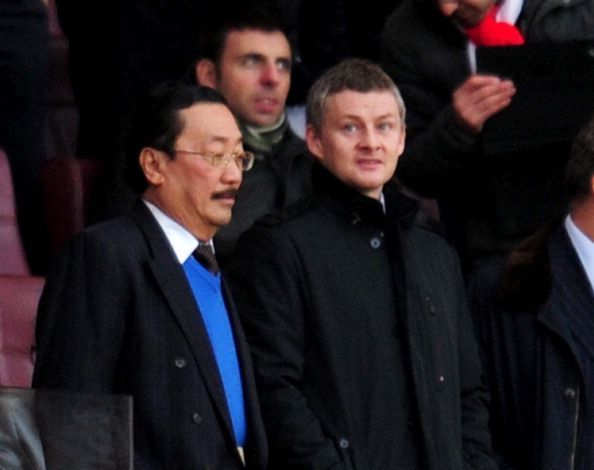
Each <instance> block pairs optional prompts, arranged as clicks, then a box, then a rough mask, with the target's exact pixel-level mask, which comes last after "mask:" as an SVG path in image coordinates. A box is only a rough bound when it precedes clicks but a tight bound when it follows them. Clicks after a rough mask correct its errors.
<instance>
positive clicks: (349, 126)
mask: <svg viewBox="0 0 594 470" xmlns="http://www.w3.org/2000/svg"><path fill="white" fill-rule="evenodd" d="M342 130H343V131H344V132H347V133H349V134H352V133H353V132H355V131H356V130H357V125H356V124H344V125H343V126H342Z"/></svg>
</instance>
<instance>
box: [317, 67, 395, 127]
mask: <svg viewBox="0 0 594 470" xmlns="http://www.w3.org/2000/svg"><path fill="white" fill-rule="evenodd" d="M345 90H352V91H357V92H361V93H368V92H372V91H388V92H390V93H392V94H393V95H394V98H395V99H396V104H397V106H398V114H399V115H400V121H401V122H402V125H403V126H404V122H405V121H404V120H405V117H406V109H405V107H404V101H403V100H402V96H401V95H400V90H398V87H397V86H396V85H395V84H394V82H393V81H392V79H391V78H390V77H389V76H388V74H386V72H384V71H383V70H382V69H381V67H380V66H379V65H377V64H375V63H373V62H371V61H369V60H365V59H346V60H343V61H342V62H339V63H338V64H337V65H335V66H333V67H331V68H329V69H328V70H327V71H326V72H325V73H324V74H323V75H322V76H321V77H320V78H318V79H317V80H316V81H315V82H314V84H313V85H312V87H311V88H310V90H309V93H308V94H307V106H306V120H307V123H308V124H309V125H311V126H312V127H313V128H314V130H316V131H319V130H320V127H321V125H322V118H323V115H324V111H325V107H326V101H327V100H328V97H329V96H331V95H334V94H336V93H340V92H341V91H345Z"/></svg>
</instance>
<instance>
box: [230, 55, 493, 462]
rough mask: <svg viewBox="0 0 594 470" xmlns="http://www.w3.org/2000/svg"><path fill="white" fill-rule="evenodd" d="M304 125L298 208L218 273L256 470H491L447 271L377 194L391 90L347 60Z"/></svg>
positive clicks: (434, 247)
mask: <svg viewBox="0 0 594 470" xmlns="http://www.w3.org/2000/svg"><path fill="white" fill-rule="evenodd" d="M307 119H308V127H307V144H308V147H309V149H310V151H311V152H312V153H313V154H314V155H315V157H316V158H317V160H318V161H319V163H320V165H317V166H315V168H314V174H313V198H312V200H311V201H310V203H309V204H305V207H303V208H302V209H301V210H295V211H294V212H292V213H291V214H288V213H287V214H284V215H283V216H281V217H269V218H267V219H265V220H263V221H261V222H258V223H256V225H255V226H254V228H253V229H251V230H250V231H248V232H247V234H246V235H244V237H242V239H241V241H240V243H239V245H238V249H237V252H236V255H235V257H234V259H233V262H232V264H231V269H230V272H229V273H230V276H231V277H230V279H231V282H232V285H233V287H234V289H235V290H234V293H235V294H236V299H237V301H238V306H239V311H240V315H241V319H242V322H243V325H244V328H245V330H246V334H247V336H248V341H249V343H250V347H251V350H252V355H253V359H254V368H255V371H256V381H257V384H258V390H259V392H260V394H261V395H260V398H261V406H262V413H263V418H264V422H265V427H266V431H267V435H268V438H269V443H270V451H271V454H270V459H271V467H272V468H274V469H279V470H280V469H283V470H284V469H330V468H332V469H359V470H380V469H381V470H386V469H411V470H412V469H415V470H420V469H430V470H437V469H440V470H446V469H448V470H450V469H451V470H454V469H456V470H460V469H462V468H465V469H471V468H472V469H494V468H496V467H495V464H494V462H493V461H492V460H491V457H490V437H489V433H488V430H487V395H486V391H485V388H484V387H483V385H482V384H481V368H480V363H479V360H478V354H477V349H476V344H475V342H474V337H473V331H472V327H471V325H470V324H469V319H468V316H467V311H466V307H465V297H464V291H463V285H462V279H461V276H460V271H459V266H458V262H457V259H456V256H455V255H454V253H453V251H452V250H451V249H450V248H449V247H448V245H447V243H446V242H445V241H444V240H443V239H442V238H441V237H440V236H439V235H438V234H436V233H433V232H432V231H430V230H427V229H425V228H422V227H419V226H417V225H416V224H415V216H416V205H415V203H414V202H412V201H411V200H409V199H407V198H406V197H404V196H402V195H401V194H399V193H398V192H397V191H396V190H395V188H393V187H388V186H384V185H385V184H386V183H387V182H388V181H389V180H390V179H391V178H392V175H393V173H394V170H395V168H396V163H397V160H398V157H399V155H400V154H401V153H402V151H403V150H404V138H405V129H404V105H403V103H402V99H401V97H400V94H399V92H398V89H397V88H396V86H395V85H394V83H393V82H392V80H391V79H390V78H389V77H388V76H387V75H386V74H384V73H383V72H382V71H381V69H379V68H378V67H377V66H376V65H373V64H371V63H369V62H365V61H361V60H347V61H345V62H343V63H341V64H339V65H337V66H335V67H333V68H331V69H330V70H329V71H328V72H327V73H325V74H324V75H323V76H322V77H321V78H320V79H319V80H318V81H317V82H316V83H315V84H314V86H313V87H312V89H311V90H310V94H309V97H308V102H307Z"/></svg>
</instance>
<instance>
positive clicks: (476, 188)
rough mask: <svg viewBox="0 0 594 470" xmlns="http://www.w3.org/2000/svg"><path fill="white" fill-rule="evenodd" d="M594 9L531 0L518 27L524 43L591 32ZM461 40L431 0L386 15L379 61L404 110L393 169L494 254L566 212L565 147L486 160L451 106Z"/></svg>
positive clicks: (478, 247)
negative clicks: (402, 143)
mask: <svg viewBox="0 0 594 470" xmlns="http://www.w3.org/2000/svg"><path fill="white" fill-rule="evenodd" d="M593 10H594V3H593V2H591V1H590V0H570V1H567V2H564V1H563V0H548V1H542V0H527V1H525V2H524V6H523V11H522V16H521V18H520V21H519V23H518V25H519V27H520V29H522V31H523V33H524V34H525V36H526V40H527V42H536V41H545V40H556V41H557V40H568V39H576V38H587V37H590V38H592V37H594V11H593ZM571 25H575V28H573V27H572V26H571ZM466 44H467V38H466V36H465V35H464V34H463V33H462V32H461V31H460V30H459V29H458V28H457V27H456V26H455V25H454V24H453V22H452V21H451V20H450V19H449V18H447V17H445V16H443V15H442V14H441V12H440V11H439V10H438V9H437V8H436V7H435V2H434V1H433V0H403V1H402V3H401V4H400V6H399V7H398V8H397V9H396V10H395V11H394V13H393V14H392V15H391V16H390V18H389V19H388V20H387V22H386V25H385V27H384V31H383V33H382V65H383V67H384V68H385V70H386V71H387V73H388V74H389V75H390V76H391V77H392V78H393V79H394V81H395V83H396V85H398V87H399V88H400V90H401V92H402V95H403V98H404V102H405V103H406V107H407V141H406V149H405V151H404V153H403V155H402V156H401V158H400V161H399V163H398V168H397V170H396V176H397V177H398V179H399V180H400V181H401V182H402V183H403V184H404V185H406V186H407V187H408V188H410V189H413V190H414V191H416V192H418V193H420V194H421V195H423V196H425V197H436V198H438V199H439V200H440V203H441V208H442V213H443V215H444V221H445V223H446V225H447V226H448V228H449V230H450V232H451V233H452V235H453V236H454V237H455V238H456V239H457V240H458V241H459V244H460V245H461V246H463V247H464V248H465V249H467V250H469V251H470V252H471V253H472V254H473V255H480V254H485V253H497V252H499V253H500V252H504V251H508V250H509V249H511V248H512V247H513V246H514V245H515V244H516V243H518V242H519V241H520V240H522V239H523V238H525V237H527V236H528V235H529V234H531V233H533V231H534V230H536V229H537V228H538V227H540V226H542V225H543V224H544V223H545V222H546V221H547V220H550V218H551V217H553V216H555V215H558V214H560V213H563V212H564V211H565V210H566V195H565V193H564V191H563V188H562V184H561V180H560V178H559V175H560V174H561V172H562V171H561V170H562V168H563V165H564V163H565V161H566V159H565V158H561V157H560V155H565V152H566V151H567V150H568V148H569V144H568V143H567V144H566V143H560V144H559V146H558V147H559V148H556V147H555V148H554V149H553V148H552V147H551V146H550V145H549V146H548V147H546V148H544V149H542V148H539V149H538V150H535V151H533V152H522V153H521V154H518V153H517V152H510V154H505V155H497V156H492V157H491V158H487V157H486V156H485V155H484V153H483V149H482V141H481V137H480V136H477V135H473V134H471V133H469V132H468V131H466V130H465V129H464V128H462V127H461V126H460V125H459V124H458V123H457V121H456V118H455V116H454V111H453V108H452V105H451V102H452V94H453V92H454V90H455V89H456V88H457V87H458V86H459V85H461V84H462V83H463V82H464V80H466V79H467V78H468V77H469V75H470V73H471V70H470V65H469V60H468V53H467V48H466ZM565 144H566V145H565ZM545 154H546V156H545ZM495 157H497V158H495Z"/></svg>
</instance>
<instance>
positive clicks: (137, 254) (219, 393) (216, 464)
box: [33, 85, 266, 470]
mask: <svg viewBox="0 0 594 470" xmlns="http://www.w3.org/2000/svg"><path fill="white" fill-rule="evenodd" d="M127 157H128V167H127V168H128V171H127V179H128V181H129V183H130V185H131V186H132V188H133V189H134V190H135V191H137V193H138V194H141V199H140V200H139V201H137V204H136V206H135V207H134V209H133V210H132V211H131V212H130V213H129V214H128V215H127V216H125V217H122V218H119V219H116V220H113V221H110V222H107V223H104V224H99V225H96V226H94V227H91V228H89V229H87V230H85V231H83V232H82V233H81V234H79V235H78V236H77V237H76V238H75V239H74V240H73V241H72V242H71V243H70V245H69V246H68V248H67V250H65V251H64V253H63V254H62V256H61V257H60V258H59V260H58V262H57V263H56V265H55V266H54V267H53V269H52V270H51V272H50V274H49V276H48V280H47V284H46V287H45V289H44V292H43V295H42V299H41V302H40V306H39V313H38V319H37V330H36V334H37V335H36V336H37V343H36V344H37V348H38V349H37V360H36V365H35V372H34V377H33V386H34V387H37V388H51V389H58V390H71V391H77V392H86V393H96V394H104V393H111V394H124V395H131V396H132V398H133V401H134V443H135V444H134V445H135V447H134V456H135V458H134V461H135V467H134V468H136V469H138V470H143V469H151V470H162V469H203V468H217V469H219V468H220V469H223V468H224V469H241V468H248V469H249V468H252V469H258V470H264V469H265V468H266V443H265V439H264V431H263V427H262V423H261V418H260V414H259V407H258V403H257V397H256V389H255V385H254V382H253V377H252V368H251V362H250V357H249V351H248V349H247V344H246V343H245V339H244V336H243V333H242V330H241V327H240V324H239V321H238V318H237V315H236V313H235V307H234V304H233V301H232V299H231V297H230V294H229V291H228V289H227V287H226V284H225V282H224V279H223V278H222V277H221V274H220V272H219V271H218V268H217V264H216V260H215V259H214V257H213V253H212V237H213V236H214V234H215V233H216V232H217V230H218V229H219V228H220V227H221V226H223V225H224V224H226V223H228V222H229V220H230V219H231V209H232V207H233V204H234V202H235V197H236V195H237V191H238V189H239V185H240V183H241V180H242V173H243V171H246V170H249V169H250V167H251V165H252V163H253V155H251V154H249V153H247V152H244V150H243V147H242V137H241V133H240V131H239V129H238V127H237V124H236V122H235V118H234V117H233V115H232V114H231V112H230V110H229V108H228V107H227V106H226V104H225V101H224V99H223V98H222V97H221V96H220V94H219V93H217V92H216V91H214V90H212V89H210V88H206V87H195V86H189V85H163V86H162V87H160V88H159V89H157V90H156V91H155V92H154V93H152V94H151V95H150V96H149V97H148V101H147V102H146V103H145V105H144V106H141V107H140V108H139V110H138V114H137V115H136V119H135V120H134V121H133V123H132V128H131V130H130V134H129V138H128V141H127Z"/></svg>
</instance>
